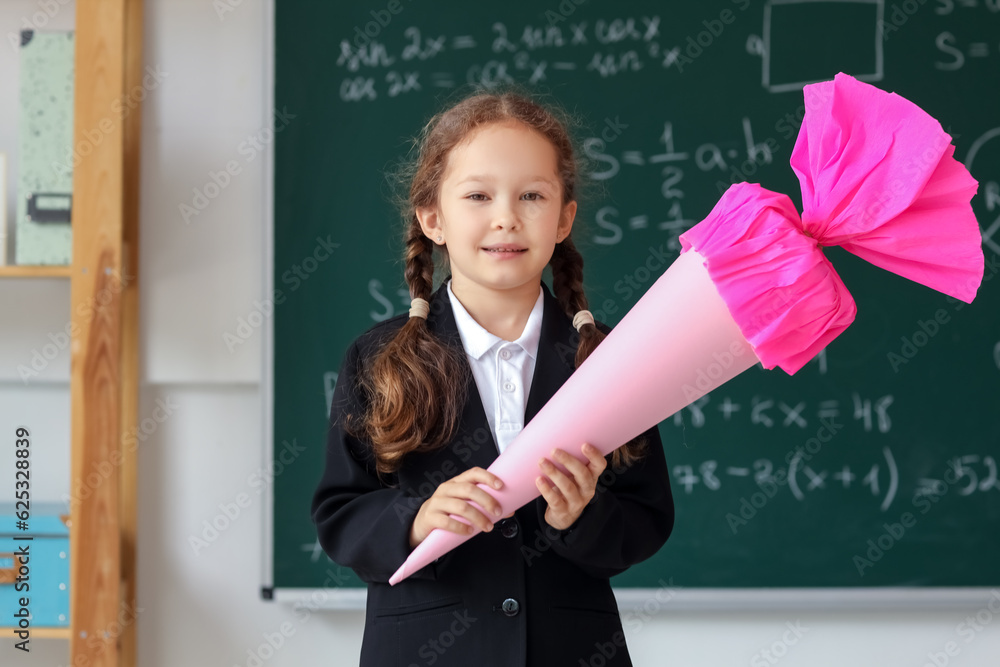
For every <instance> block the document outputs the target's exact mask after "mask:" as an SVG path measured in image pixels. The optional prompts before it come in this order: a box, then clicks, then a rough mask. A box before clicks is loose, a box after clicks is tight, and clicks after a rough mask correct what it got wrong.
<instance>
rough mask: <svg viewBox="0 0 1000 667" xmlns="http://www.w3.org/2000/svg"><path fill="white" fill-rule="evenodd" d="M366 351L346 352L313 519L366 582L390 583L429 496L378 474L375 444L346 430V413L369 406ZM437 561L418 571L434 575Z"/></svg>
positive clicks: (329, 549) (331, 550)
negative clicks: (364, 382)
mask: <svg viewBox="0 0 1000 667" xmlns="http://www.w3.org/2000/svg"><path fill="white" fill-rule="evenodd" d="M361 354H362V353H361V350H360V347H359V343H358V341H355V342H354V343H353V344H352V345H351V347H350V349H349V350H348V351H347V352H346V354H345V355H344V360H343V362H342V364H341V368H340V373H339V375H338V376H337V385H336V387H335V388H334V391H333V400H332V402H331V407H330V419H329V429H328V431H327V441H326V463H325V467H324V469H323V476H322V478H321V479H320V481H319V484H318V486H317V488H316V490H315V492H314V494H313V499H312V510H311V512H312V520H313V523H314V524H315V525H316V532H317V535H318V537H319V542H320V545H321V546H322V547H323V550H324V551H325V552H326V554H327V555H328V556H329V557H330V559H331V560H333V561H334V562H336V563H338V564H340V565H343V566H345V567H350V568H351V569H353V570H354V571H355V572H356V573H357V575H358V576H359V577H360V578H361V579H362V580H363V581H365V582H369V583H371V582H388V581H389V577H391V576H392V574H393V573H394V572H395V571H396V570H397V569H398V568H399V566H400V565H401V564H402V563H403V561H404V560H406V557H407V556H408V555H409V554H410V551H411V549H410V542H409V534H410V527H411V525H412V524H413V519H414V517H415V516H416V514H417V510H418V509H420V505H421V504H422V503H423V501H424V499H423V498H419V497H413V496H409V495H407V494H405V493H404V492H403V491H401V490H400V489H398V488H393V487H392V482H393V480H394V478H391V479H386V481H382V480H380V479H379V476H378V475H377V474H376V472H375V464H374V457H373V454H372V450H371V445H370V444H369V443H367V442H362V441H361V440H359V439H357V438H355V437H353V436H351V435H349V434H348V433H347V432H346V431H345V429H344V419H345V417H346V416H347V415H349V414H353V415H357V416H360V415H362V414H363V410H364V407H365V403H364V400H363V398H362V396H361V393H360V391H359V390H358V388H357V378H358V376H359V372H360V369H361V366H360V364H361ZM434 569H435V568H434V564H433V563H432V564H431V565H428V566H427V567H425V568H423V569H421V570H420V571H418V572H416V573H414V574H413V575H412V576H413V577H415V578H434Z"/></svg>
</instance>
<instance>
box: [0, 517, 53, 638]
mask: <svg viewBox="0 0 1000 667" xmlns="http://www.w3.org/2000/svg"><path fill="white" fill-rule="evenodd" d="M36 507H37V506H36V505H35V504H34V503H32V512H31V518H30V519H29V520H28V528H29V530H26V531H22V530H19V529H18V528H17V521H18V519H17V517H16V516H15V515H14V514H13V513H12V509H11V507H10V505H7V506H6V507H4V508H3V510H0V512H2V513H0V612H2V613H3V617H4V620H3V622H2V625H5V626H10V625H14V623H13V622H12V621H14V618H13V614H14V613H15V612H16V611H17V610H18V609H20V608H21V605H20V603H19V599H20V598H22V597H26V598H28V611H29V612H30V616H29V617H28V619H29V621H30V623H31V627H32V628H41V627H48V628H66V627H69V529H68V528H67V527H66V524H65V523H63V521H62V519H60V517H59V515H58V514H54V513H53V514H42V513H40V512H39V511H38V510H37V509H36ZM15 536H17V537H27V536H31V537H33V538H34V539H32V540H15V539H14V537H15ZM23 545H28V563H27V566H28V581H27V583H28V586H29V589H28V590H27V591H20V592H18V591H17V590H15V584H16V583H17V582H16V578H17V576H18V569H19V567H20V565H21V563H20V561H19V559H18V558H16V557H15V553H17V552H18V550H19V549H20V548H21V547H22V546H23Z"/></svg>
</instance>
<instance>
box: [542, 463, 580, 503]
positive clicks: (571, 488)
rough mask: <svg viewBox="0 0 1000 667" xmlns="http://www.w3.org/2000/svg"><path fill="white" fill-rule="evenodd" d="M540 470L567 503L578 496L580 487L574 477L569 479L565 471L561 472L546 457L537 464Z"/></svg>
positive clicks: (572, 501)
mask: <svg viewBox="0 0 1000 667" xmlns="http://www.w3.org/2000/svg"><path fill="white" fill-rule="evenodd" d="M538 465H539V466H540V467H541V469H542V472H544V473H545V475H546V476H547V477H548V478H549V481H550V482H551V483H552V484H554V485H555V487H556V488H557V489H558V490H559V491H560V492H561V493H562V495H563V497H564V498H566V502H567V503H570V504H572V503H574V502H576V501H577V500H578V499H579V497H580V487H579V486H578V484H577V482H576V480H575V479H571V478H570V477H569V476H567V475H566V474H565V473H563V472H562V471H561V470H559V468H557V467H555V465H553V463H552V462H551V461H549V460H548V459H542V460H541V461H540V462H539V464H538Z"/></svg>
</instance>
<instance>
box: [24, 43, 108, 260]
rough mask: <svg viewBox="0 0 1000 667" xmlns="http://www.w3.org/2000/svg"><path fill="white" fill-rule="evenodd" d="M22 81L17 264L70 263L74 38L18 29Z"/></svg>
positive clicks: (71, 248)
mask: <svg viewBox="0 0 1000 667" xmlns="http://www.w3.org/2000/svg"><path fill="white" fill-rule="evenodd" d="M20 79H21V84H20V117H19V118H18V158H17V162H18V174H17V207H16V211H17V212H16V232H17V234H16V236H15V239H14V250H15V263H17V264H70V263H71V259H72V251H73V238H72V231H71V227H70V218H71V215H70V213H71V210H72V199H73V195H72V188H73V162H74V160H75V159H76V156H77V151H75V150H74V147H73V33H72V32H41V31H37V30H22V31H21V51H20ZM109 112H110V110H109ZM90 149H91V150H92V149H93V146H91V147H90ZM87 152H89V151H86V150H85V149H84V147H80V151H79V155H81V156H83V155H85V154H86V153H87ZM84 159H85V158H84Z"/></svg>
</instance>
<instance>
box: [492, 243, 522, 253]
mask: <svg viewBox="0 0 1000 667" xmlns="http://www.w3.org/2000/svg"><path fill="white" fill-rule="evenodd" d="M483 250H485V251H486V252H489V253H494V254H497V255H516V254H518V253H522V252H527V250H528V249H527V248H523V247H521V246H518V245H515V244H513V243H498V244H496V245H491V246H487V247H484V248H483Z"/></svg>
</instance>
